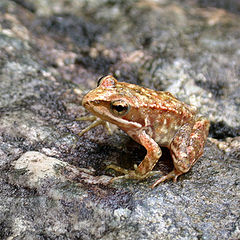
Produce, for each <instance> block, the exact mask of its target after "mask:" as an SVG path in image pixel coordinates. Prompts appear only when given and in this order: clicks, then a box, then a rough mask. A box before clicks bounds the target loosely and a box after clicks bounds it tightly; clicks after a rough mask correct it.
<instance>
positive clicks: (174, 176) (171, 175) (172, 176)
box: [151, 169, 183, 189]
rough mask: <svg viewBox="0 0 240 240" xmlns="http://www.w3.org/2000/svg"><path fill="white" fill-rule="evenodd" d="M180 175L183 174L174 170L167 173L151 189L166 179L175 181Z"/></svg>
mask: <svg viewBox="0 0 240 240" xmlns="http://www.w3.org/2000/svg"><path fill="white" fill-rule="evenodd" d="M181 174H183V173H182V172H179V171H177V170H176V169H174V170H172V171H171V172H170V173H168V174H167V175H166V176H163V177H161V178H159V179H158V180H157V181H156V182H155V183H154V184H153V185H152V186H151V188H152V189H153V188H154V187H156V186H157V185H158V184H159V183H161V182H164V181H166V180H168V179H173V182H176V181H177V178H178V176H180V175H181Z"/></svg>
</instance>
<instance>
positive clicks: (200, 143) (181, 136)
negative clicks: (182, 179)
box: [152, 118, 209, 188]
mask: <svg viewBox="0 0 240 240" xmlns="http://www.w3.org/2000/svg"><path fill="white" fill-rule="evenodd" d="M208 130H209V121H208V120H207V119H205V118H199V119H198V120H197V121H196V122H195V123H194V124H189V123H187V124H185V125H183V126H182V127H181V128H180V129H179V131H178V132H177V134H176V135H175V137H174V139H173V141H172V142H171V144H170V152H171V156H172V159H173V164H174V169H173V171H171V172H170V173H169V174H167V175H166V176H163V177H161V178H160V179H159V180H157V181H156V182H155V183H154V184H153V185H152V188H154V187H155V186H156V185H158V184H159V183H161V182H164V181H165V180H167V179H171V178H172V179H173V181H174V182H176V180H177V177H178V176H180V175H181V174H183V173H186V172H188V171H189V169H190V168H191V167H192V166H193V164H194V163H195V162H196V161H197V160H198V159H199V158H200V157H201V155H202V153H203V148H204V144H205V141H206V138H207V135H208Z"/></svg>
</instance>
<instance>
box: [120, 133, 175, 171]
mask: <svg viewBox="0 0 240 240" xmlns="http://www.w3.org/2000/svg"><path fill="white" fill-rule="evenodd" d="M161 150H162V156H161V157H160V159H159V160H158V162H157V164H156V165H155V167H154V169H153V170H156V171H162V172H163V173H168V172H169V171H171V170H172V169H173V167H174V166H173V161H172V157H171V154H170V151H169V149H168V148H166V147H161ZM146 154H147V151H146V149H145V148H144V147H143V146H142V145H140V144H138V143H137V142H135V141H134V140H132V139H131V138H129V140H128V141H127V142H126V145H125V148H124V151H122V153H121V155H120V157H119V158H118V159H117V165H118V166H120V167H122V168H125V169H133V166H134V164H137V165H139V164H140V163H141V162H142V160H143V159H144V157H145V156H146Z"/></svg>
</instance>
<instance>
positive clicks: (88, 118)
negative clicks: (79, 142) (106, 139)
mask: <svg viewBox="0 0 240 240" xmlns="http://www.w3.org/2000/svg"><path fill="white" fill-rule="evenodd" d="M76 121H91V122H92V123H91V124H90V125H89V126H87V127H86V128H84V129H83V130H82V131H81V132H80V133H78V135H79V136H82V135H83V134H84V133H86V132H88V131H89V130H90V129H92V128H95V127H96V126H98V125H103V126H105V127H106V129H107V130H108V132H109V134H112V130H111V128H110V126H109V123H108V122H106V121H103V120H102V119H101V118H98V117H96V116H92V115H90V116H84V117H80V118H77V119H76Z"/></svg>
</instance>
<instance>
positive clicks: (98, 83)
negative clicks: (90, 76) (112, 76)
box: [97, 76, 104, 86]
mask: <svg viewBox="0 0 240 240" xmlns="http://www.w3.org/2000/svg"><path fill="white" fill-rule="evenodd" d="M103 78H104V76H102V77H100V78H99V79H98V82H97V86H99V85H100V84H101V80H102V79H103Z"/></svg>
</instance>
